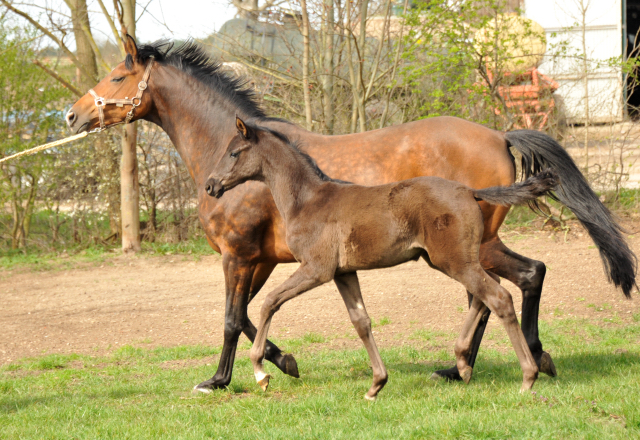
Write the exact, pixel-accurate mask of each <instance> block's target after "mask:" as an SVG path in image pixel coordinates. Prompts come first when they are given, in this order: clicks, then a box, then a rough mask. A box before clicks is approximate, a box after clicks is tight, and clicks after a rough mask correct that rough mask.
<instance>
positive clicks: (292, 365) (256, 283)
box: [242, 263, 300, 378]
mask: <svg viewBox="0 0 640 440" xmlns="http://www.w3.org/2000/svg"><path fill="white" fill-rule="evenodd" d="M275 267H276V265H275V264H273V263H270V264H266V263H261V264H258V266H257V267H256V270H255V272H254V274H253V281H252V283H251V290H250V292H249V302H251V300H253V298H255V296H256V295H257V294H258V292H259V291H260V289H262V286H264V283H265V282H266V281H267V279H268V278H269V275H271V272H273V269H274V268H275ZM245 310H246V309H245ZM244 323H245V326H244V328H243V329H242V333H244V334H245V336H246V337H247V338H249V340H250V341H251V342H253V341H254V340H255V338H256V332H257V329H256V327H255V325H253V323H252V322H251V320H250V319H249V317H248V316H246V318H245V321H244ZM264 358H265V359H266V360H268V361H269V362H273V364H274V365H275V366H276V367H278V368H279V369H280V371H282V372H283V373H285V374H288V375H289V376H292V377H296V378H297V377H300V374H299V373H298V363H297V362H296V360H295V358H294V357H293V355H291V354H289V353H286V354H283V353H282V351H281V350H280V349H279V348H278V347H277V346H276V344H274V343H272V342H271V341H269V340H267V344H266V347H265V352H264Z"/></svg>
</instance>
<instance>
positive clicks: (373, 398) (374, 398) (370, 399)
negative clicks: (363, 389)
mask: <svg viewBox="0 0 640 440" xmlns="http://www.w3.org/2000/svg"><path fill="white" fill-rule="evenodd" d="M364 398H365V399H367V400H368V401H370V402H375V401H376V399H377V398H378V396H370V395H369V393H367V394H365V395H364Z"/></svg>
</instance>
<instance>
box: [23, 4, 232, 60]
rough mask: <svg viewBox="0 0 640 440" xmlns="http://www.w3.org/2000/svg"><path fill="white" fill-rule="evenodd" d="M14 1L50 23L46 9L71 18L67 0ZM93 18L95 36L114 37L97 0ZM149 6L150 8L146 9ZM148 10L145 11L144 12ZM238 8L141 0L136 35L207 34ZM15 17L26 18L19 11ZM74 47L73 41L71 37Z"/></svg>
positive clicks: (148, 38)
mask: <svg viewBox="0 0 640 440" xmlns="http://www.w3.org/2000/svg"><path fill="white" fill-rule="evenodd" d="M12 3H13V5H14V6H15V7H16V8H18V9H20V10H23V11H25V12H27V13H29V14H30V15H31V16H32V17H35V18H37V19H38V21H39V22H40V23H42V24H43V25H45V26H46V27H49V20H48V18H47V17H46V16H45V13H46V12H45V11H46V10H47V9H48V10H53V11H59V12H61V13H62V15H57V16H55V17H56V19H57V20H59V21H60V22H68V15H69V8H68V7H67V6H66V5H65V2H64V0H14V1H13V2H12ZM103 3H104V4H105V7H106V8H107V9H108V10H109V12H110V13H112V12H113V0H103ZM87 7H88V8H89V20H90V23H91V30H92V33H93V36H94V38H95V39H96V40H98V41H104V40H105V39H107V38H109V39H111V40H112V41H113V33H112V32H111V28H110V27H109V24H108V23H107V20H106V19H105V17H104V15H103V13H102V10H101V9H100V4H99V3H98V1H97V0H87ZM145 8H146V9H145ZM143 11H144V13H143ZM236 12H237V10H236V8H235V7H233V6H232V5H231V1H230V0H137V6H136V16H137V17H139V20H138V22H137V25H136V36H137V39H138V40H140V41H141V42H150V41H155V40H158V39H160V38H168V39H181V40H182V39H186V38H189V37H193V38H203V37H206V36H208V35H210V34H211V33H213V32H214V31H216V30H219V29H220V27H222V25H223V24H224V23H225V22H226V21H227V20H230V19H232V18H233V17H234V16H235V15H236ZM13 18H14V19H17V20H18V21H22V19H20V18H17V17H16V16H15V15H14V16H13ZM67 42H68V43H69V47H70V48H71V49H72V50H73V49H74V47H73V46H74V45H73V42H72V41H69V40H67Z"/></svg>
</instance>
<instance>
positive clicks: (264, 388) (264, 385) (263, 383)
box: [258, 374, 271, 392]
mask: <svg viewBox="0 0 640 440" xmlns="http://www.w3.org/2000/svg"><path fill="white" fill-rule="evenodd" d="M269 379H271V376H270V375H268V374H267V375H266V376H265V377H263V378H262V379H260V380H259V381H258V385H260V388H262V391H265V392H266V391H267V388H269Z"/></svg>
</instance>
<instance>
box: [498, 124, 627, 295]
mask: <svg viewBox="0 0 640 440" xmlns="http://www.w3.org/2000/svg"><path fill="white" fill-rule="evenodd" d="M505 138H506V140H507V142H508V143H509V145H510V146H512V147H514V148H515V149H516V150H518V151H519V152H520V154H521V155H522V174H523V177H525V178H527V177H529V176H531V175H533V174H536V173H538V172H539V171H540V170H542V169H546V168H549V169H552V170H554V171H555V172H556V173H557V174H558V175H560V176H561V181H560V185H559V187H558V189H557V190H556V191H555V197H554V198H555V199H556V200H559V201H560V202H562V203H563V204H564V205H565V206H567V208H569V209H570V210H571V211H572V212H573V213H574V214H575V216H576V217H577V218H578V220H580V223H582V225H583V226H584V227H585V229H586V230H587V231H588V232H589V235H590V236H591V239H592V240H593V242H594V243H595V244H596V246H597V247H598V249H599V250H600V258H602V263H603V264H604V270H605V273H606V274H607V278H608V279H609V282H612V283H613V284H615V285H616V287H620V288H621V289H622V291H623V292H624V295H625V296H626V297H627V298H630V297H631V290H632V289H633V288H634V287H636V288H637V287H638V286H637V284H636V271H637V266H638V261H637V258H636V256H635V254H634V253H633V252H632V251H631V249H629V245H628V244H627V242H626V240H625V239H624V237H623V236H622V232H623V230H622V227H621V226H620V225H619V224H618V223H617V222H616V220H615V219H614V217H613V215H612V214H611V212H610V211H609V210H608V209H607V208H606V207H605V206H604V205H603V204H602V203H601V202H600V199H599V198H598V196H597V195H596V194H595V193H594V192H593V191H592V190H591V187H589V184H588V183H587V181H586V179H585V178H584V176H583V175H582V173H581V172H580V170H579V169H578V167H577V166H576V164H575V162H574V161H573V159H571V156H569V154H567V152H566V151H565V150H564V149H563V148H562V147H561V146H560V144H558V142H556V141H555V140H554V139H553V138H551V137H550V136H547V135H546V134H544V133H541V132H539V131H534V130H516V131H510V132H508V133H506V134H505Z"/></svg>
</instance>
